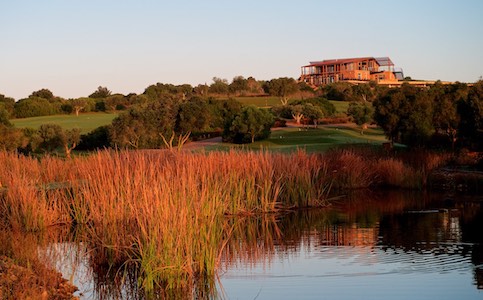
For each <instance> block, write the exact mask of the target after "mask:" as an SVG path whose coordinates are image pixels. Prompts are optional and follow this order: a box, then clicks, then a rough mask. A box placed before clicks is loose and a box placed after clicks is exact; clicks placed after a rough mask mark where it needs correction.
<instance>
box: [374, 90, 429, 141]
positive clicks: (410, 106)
mask: <svg viewBox="0 0 483 300" xmlns="http://www.w3.org/2000/svg"><path fill="white" fill-rule="evenodd" d="M374 108H375V112H374V120H375V121H376V123H377V124H378V125H379V126H380V127H381V128H382V129H383V130H384V133H385V134H386V136H387V137H388V138H389V139H390V140H391V141H392V142H401V143H404V144H407V145H423V144H424V143H426V142H427V141H428V140H429V138H430V137H431V136H432V134H433V133H434V127H433V124H432V116H433V101H432V98H431V96H430V95H429V94H428V93H427V92H426V91H424V90H421V89H418V88H415V87H412V86H409V85H408V84H403V85H402V86H401V88H397V89H391V90H388V91H387V92H386V93H384V94H383V95H381V96H380V97H379V98H378V99H376V100H375V101H374Z"/></svg>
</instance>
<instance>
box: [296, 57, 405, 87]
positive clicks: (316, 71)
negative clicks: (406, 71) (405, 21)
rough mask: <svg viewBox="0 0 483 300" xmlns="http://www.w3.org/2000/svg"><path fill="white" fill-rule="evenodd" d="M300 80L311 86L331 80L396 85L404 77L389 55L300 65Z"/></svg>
mask: <svg viewBox="0 0 483 300" xmlns="http://www.w3.org/2000/svg"><path fill="white" fill-rule="evenodd" d="M301 71H302V72H301V73H302V74H301V76H300V81H304V82H306V83H307V84H309V85H312V86H320V85H324V84H329V83H333V82H350V83H354V84H358V83H365V82H369V81H375V82H377V83H379V84H386V85H398V83H399V81H402V80H403V79H404V75H403V71H402V69H400V68H395V67H394V63H393V62H392V61H391V59H390V58H389V57H357V58H344V59H328V60H323V61H315V62H310V64H309V65H307V66H302V70H301Z"/></svg>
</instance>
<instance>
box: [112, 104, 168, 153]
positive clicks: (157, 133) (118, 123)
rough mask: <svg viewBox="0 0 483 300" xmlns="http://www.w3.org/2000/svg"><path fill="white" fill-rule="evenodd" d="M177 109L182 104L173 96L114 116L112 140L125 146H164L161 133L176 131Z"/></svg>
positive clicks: (113, 142)
mask: <svg viewBox="0 0 483 300" xmlns="http://www.w3.org/2000/svg"><path fill="white" fill-rule="evenodd" d="M161 100H163V99H161ZM177 112H178V105H177V104H175V103H173V102H171V99H169V98H166V99H164V100H163V101H157V102H149V103H147V104H146V105H143V106H133V107H131V108H130V109H129V110H128V111H126V112H124V113H122V114H120V115H119V116H118V117H117V118H115V119H114V120H113V122H112V126H111V127H110V139H111V143H112V144H113V146H117V147H123V148H134V149H141V148H159V147H161V146H163V141H162V138H161V136H164V137H167V136H170V135H171V134H172V132H173V130H174V127H175V122H176V115H177Z"/></svg>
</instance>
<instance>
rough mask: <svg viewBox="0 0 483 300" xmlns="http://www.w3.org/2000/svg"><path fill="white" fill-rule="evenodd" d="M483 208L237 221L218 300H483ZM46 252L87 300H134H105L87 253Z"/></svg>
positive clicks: (449, 206)
mask: <svg viewBox="0 0 483 300" xmlns="http://www.w3.org/2000/svg"><path fill="white" fill-rule="evenodd" d="M482 204H483V201H481V199H479V198H478V197H472V198H466V199H464V198H463V197H460V196H453V195H449V196H448V195H440V196H435V195H432V196H428V195H424V194H419V193H401V192H398V193H389V192H385V193H382V194H381V193H378V194H375V193H369V192H364V193H363V194H359V195H352V196H349V197H346V198H343V199H339V200H337V201H334V202H333V204H332V205H331V207H329V208H325V209H317V210H310V211H299V212H295V213H288V214H284V215H278V216H273V215H271V216H265V217H251V218H234V219H233V220H230V222H232V225H233V227H234V228H235V230H234V234H233V236H232V240H231V241H230V243H228V244H227V247H226V249H225V250H224V252H223V256H222V258H223V260H222V263H221V268H220V272H219V282H218V294H217V296H216V297H220V298H228V299H483V244H482V242H483V231H482V229H483V210H482V209H481V207H482ZM42 251H43V253H45V254H50V255H49V256H50V257H57V259H56V260H55V261H54V262H53V264H54V265H55V266H56V268H57V269H59V270H60V271H62V272H63V274H64V277H66V278H68V279H69V278H70V279H72V280H73V281H74V284H76V285H77V286H78V287H79V289H80V292H79V293H78V295H80V296H81V299H109V298H123V297H125V298H129V297H130V296H129V295H132V294H133V293H130V292H129V291H127V290H126V289H129V288H128V287H127V286H126V285H125V286H124V287H123V289H122V291H121V292H120V293H117V294H110V293H105V292H103V291H106V290H109V277H107V279H106V277H105V276H104V275H102V276H101V275H100V274H98V273H96V270H92V269H91V268H90V267H89V263H88V262H89V251H88V250H87V249H85V248H84V247H83V244H82V243H56V244H50V245H49V246H48V247H47V248H45V249H43V250H42ZM42 251H41V252H42ZM52 253H57V255H51V254H52ZM112 295H115V296H112ZM131 297H132V296H131Z"/></svg>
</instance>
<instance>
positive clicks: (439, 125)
mask: <svg viewBox="0 0 483 300" xmlns="http://www.w3.org/2000/svg"><path fill="white" fill-rule="evenodd" d="M460 93H461V91H460V89H459V88H458V87H456V86H453V85H451V86H443V84H442V83H441V82H439V81H438V82H436V84H434V85H433V86H432V87H431V89H430V94H431V96H432V97H433V101H434V111H433V125H434V128H435V130H436V133H437V134H439V135H444V136H447V137H448V139H449V142H450V143H451V148H452V149H453V150H454V147H455V143H456V140H457V136H458V125H459V123H460V115H459V114H458V103H459V102H460V101H462V100H463V97H462V95H461V94H460ZM464 98H466V96H464Z"/></svg>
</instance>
